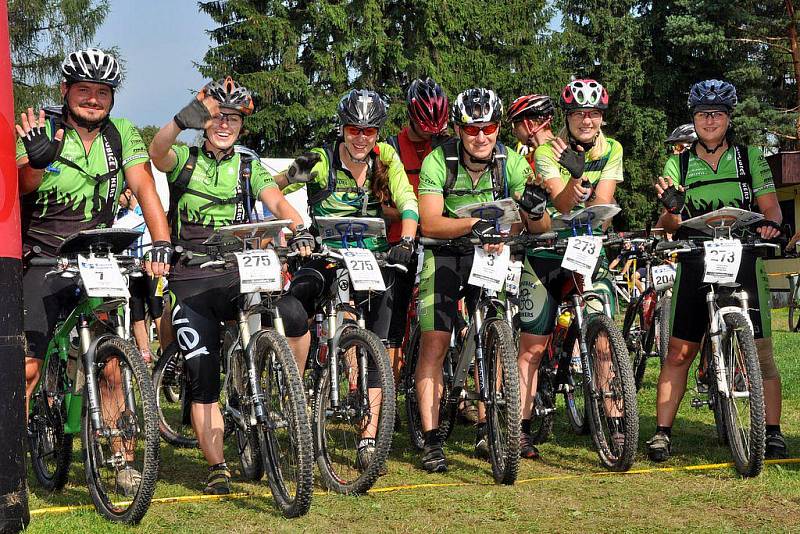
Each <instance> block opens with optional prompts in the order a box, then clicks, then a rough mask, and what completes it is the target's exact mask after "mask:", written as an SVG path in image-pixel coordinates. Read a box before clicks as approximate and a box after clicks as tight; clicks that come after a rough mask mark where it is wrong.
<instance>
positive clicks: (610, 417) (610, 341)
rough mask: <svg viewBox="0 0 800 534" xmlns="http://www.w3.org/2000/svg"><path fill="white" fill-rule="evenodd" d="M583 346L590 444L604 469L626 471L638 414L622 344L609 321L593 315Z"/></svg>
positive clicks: (635, 438)
mask: <svg viewBox="0 0 800 534" xmlns="http://www.w3.org/2000/svg"><path fill="white" fill-rule="evenodd" d="M586 345H587V347H588V352H587V354H586V360H587V361H585V362H584V372H585V373H586V375H585V380H586V381H585V383H584V386H585V392H586V401H587V403H588V407H587V408H588V409H587V411H588V413H589V424H590V428H591V433H592V440H593V441H594V444H595V447H596V448H597V454H598V456H599V457H600V462H601V463H602V464H603V465H604V466H605V467H606V468H608V469H610V470H612V471H627V470H628V469H630V467H631V465H632V464H633V459H634V456H635V455H636V446H637V442H638V439H639V411H638V408H637V404H636V386H635V384H634V381H633V372H632V371H631V368H630V358H629V357H628V354H627V350H626V348H625V341H624V339H623V338H622V333H621V332H620V331H619V329H618V328H617V326H616V325H615V324H614V322H613V321H612V320H611V319H609V318H608V317H606V316H605V315H594V316H592V317H591V319H590V320H589V324H588V326H587V328H586Z"/></svg>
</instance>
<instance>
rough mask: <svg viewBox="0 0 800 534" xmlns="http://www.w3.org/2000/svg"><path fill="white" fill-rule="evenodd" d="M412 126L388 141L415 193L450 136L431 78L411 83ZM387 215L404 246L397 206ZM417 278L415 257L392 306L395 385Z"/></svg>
mask: <svg viewBox="0 0 800 534" xmlns="http://www.w3.org/2000/svg"><path fill="white" fill-rule="evenodd" d="M406 105H407V108H408V125H406V126H405V127H403V129H402V130H400V133H399V134H397V135H393V136H391V137H389V138H388V139H386V142H387V143H388V144H389V145H391V146H392V148H394V149H395V150H396V151H397V154H398V155H399V156H400V160H401V161H402V162H403V168H405V171H406V175H407V176H408V181H409V183H410V184H411V187H413V188H414V194H415V195H417V192H418V189H419V171H420V167H421V166H422V160H424V159H425V157H426V156H427V155H428V154H430V153H431V150H433V149H434V148H435V147H436V146H438V145H439V144H441V141H443V140H444V138H446V137H447V118H448V115H449V113H450V102H449V100H448V99H447V95H446V94H445V93H444V90H442V87H441V86H440V85H439V84H438V83H436V82H435V81H433V80H432V79H431V78H425V79H424V80H422V79H416V80H414V81H413V82H411V85H410V86H409V87H408V92H407V93H406ZM383 216H384V217H387V218H389V219H390V220H391V225H390V226H389V231H388V238H389V244H390V245H396V244H398V243H400V237H401V235H402V226H403V224H402V219H401V217H400V212H399V210H398V209H397V208H396V207H395V206H393V205H388V204H386V205H384V206H383ZM416 277H417V257H416V256H415V257H414V258H413V259H412V261H411V263H410V265H409V269H408V272H407V273H397V274H396V276H395V285H394V288H393V289H394V300H393V303H392V321H391V325H390V327H389V334H388V337H387V339H388V349H389V358H390V359H391V361H392V369H393V370H394V379H395V382H396V381H397V380H398V379H399V376H400V364H401V357H402V344H403V338H404V337H405V334H406V323H407V321H406V317H407V315H408V305H409V302H411V297H412V296H413V290H414V281H415V280H416Z"/></svg>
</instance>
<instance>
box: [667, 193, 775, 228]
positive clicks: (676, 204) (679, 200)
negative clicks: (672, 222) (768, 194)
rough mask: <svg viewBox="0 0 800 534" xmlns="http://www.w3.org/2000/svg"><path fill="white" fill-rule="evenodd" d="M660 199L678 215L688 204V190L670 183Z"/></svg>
mask: <svg viewBox="0 0 800 534" xmlns="http://www.w3.org/2000/svg"><path fill="white" fill-rule="evenodd" d="M660 200H661V203H662V204H663V205H664V207H665V208H667V211H668V212H669V213H672V214H673V215H677V214H678V213H680V212H681V210H683V206H684V205H685V204H686V191H679V190H678V188H677V187H675V186H674V185H670V186H669V187H667V188H666V189H665V190H664V192H663V193H661V199H660ZM770 222H771V221H770Z"/></svg>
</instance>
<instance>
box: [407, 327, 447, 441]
mask: <svg viewBox="0 0 800 534" xmlns="http://www.w3.org/2000/svg"><path fill="white" fill-rule="evenodd" d="M449 346H450V332H436V331H432V332H423V333H422V339H421V342H420V355H419V361H418V362H417V369H416V373H415V382H416V386H417V403H418V404H419V415H420V419H421V420H422V429H423V431H425V432H427V431H429V430H433V429H434V428H438V427H439V403H440V402H441V399H442V391H443V390H444V378H443V377H442V365H443V364H444V356H445V353H446V351H447V348H448V347H449Z"/></svg>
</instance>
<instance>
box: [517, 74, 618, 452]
mask: <svg viewBox="0 0 800 534" xmlns="http://www.w3.org/2000/svg"><path fill="white" fill-rule="evenodd" d="M608 101H609V98H608V92H607V91H606V89H605V88H604V87H603V86H602V85H601V84H600V83H598V82H597V81H595V80H589V79H587V80H575V81H572V82H570V83H569V84H567V85H566V87H564V89H563V91H562V92H561V98H560V105H561V108H562V109H563V110H564V112H565V114H566V125H565V127H564V128H562V130H561V131H560V132H559V134H558V136H557V137H555V138H553V139H552V140H551V141H550V142H548V143H545V144H543V145H540V146H539V147H538V148H537V149H536V152H535V165H536V175H537V178H538V179H539V180H541V181H542V182H543V184H544V186H545V188H546V189H547V191H548V193H549V196H550V203H549V207H548V210H549V211H550V212H551V213H556V212H561V213H570V212H571V211H574V210H577V209H580V208H583V207H584V206H590V205H593V204H610V203H613V202H614V192H615V191H616V187H617V184H618V183H619V182H621V181H622V146H621V145H620V144H619V143H618V142H617V141H614V140H613V139H610V138H608V137H606V136H605V135H604V134H603V131H602V130H601V128H600V126H601V124H602V122H603V115H604V113H605V111H606V110H607V109H608ZM561 261H562V257H561V256H560V255H558V254H556V253H554V252H552V251H539V252H536V253H533V254H529V255H527V257H526V258H525V262H524V265H523V271H522V277H521V280H520V325H521V332H520V338H519V361H520V370H521V376H520V400H521V402H522V408H523V413H522V434H521V439H522V443H521V454H522V456H523V457H525V458H531V459H536V458H538V457H539V451H538V450H537V449H536V447H535V446H534V445H533V443H532V440H531V436H530V427H531V413H532V408H533V398H534V396H535V395H536V387H537V383H538V370H539V362H540V361H541V359H542V355H543V354H544V351H545V349H546V347H547V343H548V342H549V339H550V335H551V334H552V332H553V328H554V325H555V319H556V313H557V310H558V304H559V302H560V298H561V288H562V286H563V285H564V282H565V279H564V277H565V276H568V274H567V273H566V272H565V271H564V270H563V269H561V268H560V267H561ZM596 286H597V287H596V289H598V290H601V291H603V292H604V293H605V294H606V295H607V297H608V298H609V299H613V298H614V292H613V285H612V284H611V282H610V280H607V279H602V280H600V281H597V282H596ZM611 302H612V309H613V300H611ZM617 434H619V435H620V436H621V439H624V434H622V433H621V432H619V433H617Z"/></svg>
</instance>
